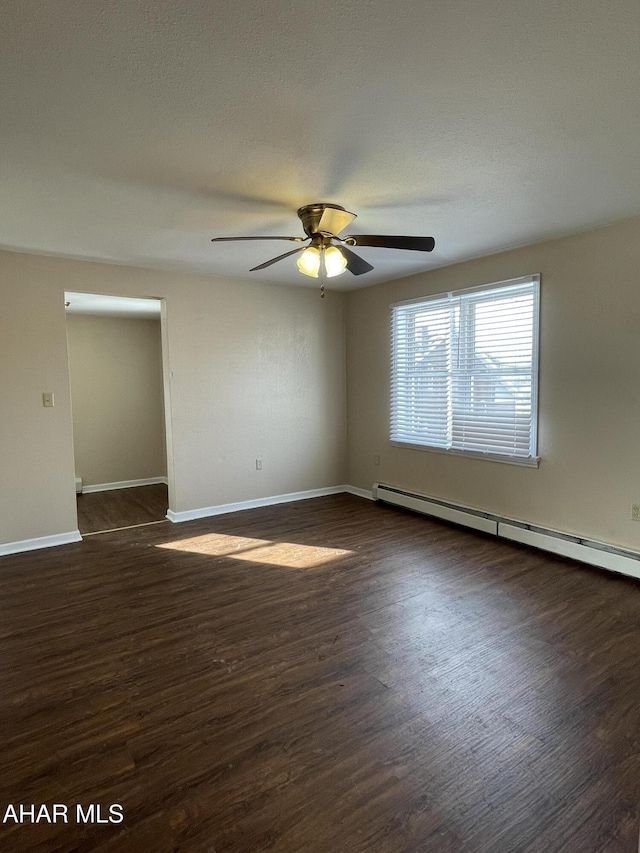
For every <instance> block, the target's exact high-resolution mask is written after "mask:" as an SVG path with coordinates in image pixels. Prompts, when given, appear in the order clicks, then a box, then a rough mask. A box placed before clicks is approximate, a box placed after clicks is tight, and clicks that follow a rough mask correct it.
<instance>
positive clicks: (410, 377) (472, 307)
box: [391, 275, 540, 462]
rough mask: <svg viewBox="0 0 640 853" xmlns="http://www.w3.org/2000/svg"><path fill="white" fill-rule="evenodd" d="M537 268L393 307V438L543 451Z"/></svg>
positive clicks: (526, 454) (517, 452) (448, 446)
mask: <svg viewBox="0 0 640 853" xmlns="http://www.w3.org/2000/svg"><path fill="white" fill-rule="evenodd" d="M539 287H540V276H538V275H534V276H526V277H524V278H519V279H516V280H512V281H508V282H501V283H496V284H492V285H487V286H485V287H479V288H474V289H471V290H461V291H455V292H452V293H446V294H441V295H438V296H434V297H429V298H426V299H421V300H419V301H413V302H404V303H399V304H397V305H393V306H392V320H391V323H392V329H391V338H392V369H391V440H392V441H395V442H400V443H402V444H413V445H422V446H425V447H433V448H439V449H442V450H452V451H462V452H464V451H467V452H471V453H479V454H488V455H491V456H496V457H497V458H500V457H504V458H505V460H506V457H509V458H510V459H511V460H513V461H523V462H524V461H525V460H534V459H535V457H536V422H537V360H538V357H537V353H538V303H539Z"/></svg>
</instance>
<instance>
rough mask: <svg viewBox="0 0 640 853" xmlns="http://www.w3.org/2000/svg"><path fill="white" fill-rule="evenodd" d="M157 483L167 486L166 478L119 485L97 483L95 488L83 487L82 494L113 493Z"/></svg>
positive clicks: (126, 481) (126, 482)
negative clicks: (117, 490) (116, 490)
mask: <svg viewBox="0 0 640 853" xmlns="http://www.w3.org/2000/svg"><path fill="white" fill-rule="evenodd" d="M156 483H164V485H165V486H166V485H167V478H166V477H147V478H146V479H145V480H122V481H121V482H119V483H97V484H96V485H95V486H83V487H82V494H83V495H88V494H91V492H111V491H115V489H132V488H134V487H135V486H155V485H156Z"/></svg>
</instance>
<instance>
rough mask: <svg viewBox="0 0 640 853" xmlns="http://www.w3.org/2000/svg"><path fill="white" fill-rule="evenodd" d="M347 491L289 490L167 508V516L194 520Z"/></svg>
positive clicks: (334, 488)
mask: <svg viewBox="0 0 640 853" xmlns="http://www.w3.org/2000/svg"><path fill="white" fill-rule="evenodd" d="M346 491H347V486H328V487H327V488H324V489H309V490H308V491H306V492H290V493H289V494H288V495H272V496H271V497H268V498H256V499H255V500H251V501H237V502H236V503H231V504H220V505H219V506H204V507H200V508H199V509H188V510H185V511H184V512H173V510H170V509H169V510H167V518H168V519H169V521H173V522H174V523H176V524H178V523H180V522H182V521H194V520H195V519H197V518H209V517H210V516H213V515H226V514H227V513H229V512H241V511H242V510H244V509H257V508H258V507H261V506H274V505H275V504H285V503H291V502H293V501H305V500H308V499H309V498H323V497H325V496H326V495H339V494H342V493H343V492H346Z"/></svg>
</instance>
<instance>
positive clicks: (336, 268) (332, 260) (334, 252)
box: [324, 246, 347, 278]
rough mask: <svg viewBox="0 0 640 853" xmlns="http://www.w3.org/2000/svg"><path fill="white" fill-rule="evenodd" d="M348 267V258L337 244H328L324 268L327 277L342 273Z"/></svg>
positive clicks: (325, 251)
mask: <svg viewBox="0 0 640 853" xmlns="http://www.w3.org/2000/svg"><path fill="white" fill-rule="evenodd" d="M346 268H347V259H346V258H345V256H344V255H343V254H342V252H341V251H340V249H338V247H337V246H327V248H326V249H325V250H324V269H325V272H326V274H327V278H333V277H334V276H335V275H340V274H341V273H343V272H344V271H345V269H346Z"/></svg>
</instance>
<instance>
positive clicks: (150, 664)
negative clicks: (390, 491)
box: [0, 495, 640, 853]
mask: <svg viewBox="0 0 640 853" xmlns="http://www.w3.org/2000/svg"><path fill="white" fill-rule="evenodd" d="M0 614H1V619H0V679H1V682H0V683H1V684H2V691H1V693H0V719H1V720H2V757H1V759H0V785H1V787H2V794H1V797H0V808H2V810H3V814H4V810H5V809H6V806H7V804H16V805H17V804H20V803H22V804H32V803H33V804H36V805H39V804H41V803H45V804H47V805H48V806H49V807H51V805H52V804H53V803H59V804H66V805H67V806H68V807H69V823H68V824H64V823H55V824H49V823H46V822H44V821H42V822H40V823H38V824H36V825H34V824H31V823H24V824H22V825H15V824H14V823H13V822H12V821H11V820H9V821H8V822H5V823H4V824H0V850H2V851H5V850H6V851H11V853H22V851H30V853H44V851H52V853H71V851H79V852H80V853H83V851H96V852H97V853H147V851H148V853H201V851H202V853H258V851H267V850H268V851H276V853H297V851H308V853H347V851H348V853H364V851H375V853H410V851H418V853H421V852H422V851H425V853H427V851H428V853H431V851H433V853H636V851H637V849H638V817H639V805H640V732H639V725H638V708H639V707H640V666H638V651H639V649H640V619H639V616H640V584H639V583H637V582H635V581H632V580H630V579H625V578H623V577H621V576H616V575H613V574H607V573H605V572H599V571H597V570H593V569H590V568H588V567H585V566H581V565H580V564H578V563H574V562H571V561H569V560H564V559H562V558H556V557H553V556H551V555H545V554H543V553H542V552H536V551H533V550H530V549H527V548H526V547H522V546H518V545H516V544H514V543H508V542H504V541H498V540H495V539H493V538H491V537H488V536H484V535H482V534H477V533H474V532H470V531H465V530H461V529H457V528H455V527H453V526H449V525H446V524H443V523H440V522H436V521H433V520H429V519H427V518H424V517H420V516H417V515H412V514H410V513H408V512H404V511H402V510H397V509H393V508H390V507H384V506H380V505H376V504H372V503H370V502H368V501H365V500H362V499H360V498H356V497H352V496H348V495H339V496H332V497H326V498H318V499H315V500H307V501H302V502H299V503H292V504H285V505H282V506H278V507H268V508H263V509H257V510H250V511H247V512H242V513H236V514H234V515H226V516H218V517H217V518H213V519H203V520H200V521H194V522H189V523H185V524H179V525H171V524H166V525H151V526H148V527H140V528H136V529H132V530H124V531H119V532H115V533H105V534H102V535H100V536H92V537H89V538H88V539H86V540H84V541H83V542H81V543H77V544H74V545H68V546H63V547H59V548H53V549H49V550H47V551H40V552H32V553H29V554H22V555H14V556H9V557H3V558H2V559H1V560H0ZM78 803H79V804H81V805H82V806H83V807H84V808H85V809H86V808H87V807H88V805H89V804H91V803H96V804H100V805H101V806H102V807H103V811H102V815H103V817H104V815H105V814H107V815H108V807H109V805H112V804H115V803H119V804H121V806H122V809H123V812H124V820H123V822H122V823H120V824H112V823H106V824H87V825H84V824H80V825H78V824H77V823H76V811H75V809H76V804H78Z"/></svg>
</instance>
